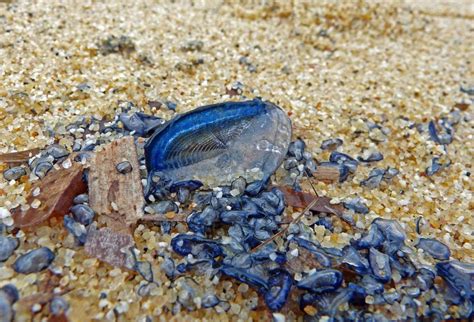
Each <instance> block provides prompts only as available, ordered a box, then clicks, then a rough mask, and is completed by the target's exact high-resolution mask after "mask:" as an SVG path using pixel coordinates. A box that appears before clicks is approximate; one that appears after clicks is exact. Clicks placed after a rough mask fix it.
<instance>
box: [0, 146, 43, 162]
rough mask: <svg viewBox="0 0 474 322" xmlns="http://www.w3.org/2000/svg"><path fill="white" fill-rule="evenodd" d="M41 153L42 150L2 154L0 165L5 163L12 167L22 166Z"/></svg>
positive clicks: (0, 155)
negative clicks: (15, 165)
mask: <svg viewBox="0 0 474 322" xmlns="http://www.w3.org/2000/svg"><path fill="white" fill-rule="evenodd" d="M39 151H40V149H38V148H35V149H31V150H26V151H20V152H11V153H5V154H0V163H2V162H3V163H8V164H10V165H14V164H22V163H25V162H28V160H29V159H30V158H31V157H33V156H34V155H36V154H38V153H39Z"/></svg>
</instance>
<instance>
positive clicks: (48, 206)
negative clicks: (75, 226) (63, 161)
mask: <svg viewBox="0 0 474 322" xmlns="http://www.w3.org/2000/svg"><path fill="white" fill-rule="evenodd" d="M82 173H83V165H82V164H80V163H73V165H72V166H71V167H70V168H68V169H64V168H63V169H59V170H55V171H52V172H51V173H49V174H48V176H46V177H45V178H44V179H42V180H39V181H37V182H36V183H35V184H33V186H32V187H31V193H30V195H29V196H28V198H27V202H28V205H29V206H28V207H27V209H25V208H23V207H18V208H16V209H14V210H13V211H12V216H13V220H14V221H15V226H16V227H20V228H26V227H33V226H36V225H38V224H40V223H42V222H44V221H45V220H47V219H49V218H50V217H53V216H58V217H60V216H64V215H65V214H66V213H67V212H68V211H69V208H70V207H71V205H72V204H73V199H74V197H75V196H77V195H79V194H81V193H84V192H86V191H87V185H86V184H85V183H84V181H83V177H82ZM38 190H39V194H38V195H36V196H35V195H33V192H34V191H38Z"/></svg>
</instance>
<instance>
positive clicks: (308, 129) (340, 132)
mask: <svg viewBox="0 0 474 322" xmlns="http://www.w3.org/2000/svg"><path fill="white" fill-rule="evenodd" d="M473 22H474V5H473V3H472V1H468V0H466V1H380V2H374V1H368V2H365V1H329V0H324V1H281V2H278V1H242V2H240V3H235V2H233V1H209V2H207V1H195V2H194V3H191V2H185V1H174V2H172V3H171V2H161V1H141V0H140V1H105V2H97V1H6V2H5V1H0V154H1V153H9V152H13V151H23V150H28V149H32V148H44V147H46V146H48V145H50V144H53V143H58V144H60V145H63V146H64V147H66V148H67V149H68V150H69V151H72V149H73V145H74V143H75V142H76V138H77V136H75V135H74V134H71V133H70V132H69V128H68V125H70V124H73V123H74V122H76V121H77V120H78V119H79V118H81V117H85V118H86V119H88V120H91V119H93V118H95V119H98V120H102V119H104V120H109V121H110V120H112V119H113V117H114V116H115V115H116V113H117V112H118V111H119V110H120V108H122V107H123V106H125V105H126V104H130V103H132V104H133V106H132V110H133V111H142V112H145V113H148V114H153V115H156V116H159V117H163V118H164V119H167V120H168V119H170V118H172V117H173V116H174V115H175V113H182V112H186V111H189V110H191V109H193V108H195V107H198V106H202V105H206V104H212V103H218V102H223V101H226V100H244V99H251V98H254V97H261V98H262V99H264V100H268V101H271V102H273V103H275V104H277V105H279V106H281V107H282V108H283V109H284V110H285V111H287V113H288V115H289V117H290V119H291V121H292V124H293V136H294V138H296V137H301V138H302V139H304V141H305V142H306V151H308V152H310V153H311V154H312V156H313V158H315V159H316V160H318V161H323V160H327V159H328V158H329V154H330V152H329V151H327V150H322V149H321V143H322V142H323V141H324V140H326V139H329V138H340V139H341V140H342V141H343V144H342V146H341V147H340V148H339V151H341V152H344V153H347V154H349V155H353V156H357V155H363V153H365V152H367V151H378V152H380V153H381V154H382V155H383V160H381V161H379V162H377V164H376V167H377V168H387V167H393V168H396V169H398V170H399V174H398V175H397V176H396V178H394V179H393V180H391V181H390V182H383V183H382V184H381V185H380V187H377V188H376V189H366V188H365V187H362V186H361V185H360V182H361V181H363V180H364V179H366V178H367V177H368V176H369V173H370V171H371V170H372V169H373V168H374V167H375V166H374V165H372V164H370V165H361V166H359V167H358V169H357V172H356V173H355V174H354V175H353V176H351V177H350V178H349V180H347V181H346V182H343V183H340V184H339V183H323V182H317V183H316V185H315V188H316V190H317V191H318V193H319V194H320V195H321V196H328V197H330V198H332V199H333V202H334V203H337V202H339V201H341V200H344V199H346V198H350V197H355V196H358V197H361V198H363V200H364V202H365V204H366V205H367V206H368V208H369V209H370V212H369V213H367V214H365V215H361V214H354V218H355V222H356V226H357V227H358V228H360V229H366V228H368V227H369V226H370V223H371V222H372V221H373V220H374V219H375V218H377V217H383V218H386V219H396V220H397V221H398V222H399V223H400V224H401V225H402V227H403V228H404V229H405V231H406V235H407V238H406V243H407V244H408V245H414V244H415V243H416V242H417V240H418V238H419V237H420V235H422V236H423V237H426V238H435V239H437V240H439V241H441V242H443V243H444V244H445V245H447V246H448V247H449V249H450V251H451V259H456V260H459V261H463V262H467V263H473V262H474V249H473V248H474V234H473V227H474V216H473V210H474V201H473V199H472V191H473V190H472V189H473V184H472V172H473V156H474V139H473V136H474V130H473V125H474V123H473V117H474V114H473V97H474V96H473V95H474V62H473V61H472V59H473V57H474V46H473V41H472V39H474V23H473ZM461 89H462V90H461ZM469 91H470V92H471V93H470V94H469V93H468V92H469ZM170 107H171V108H170ZM174 108H175V109H176V112H174V111H173V109H174ZM443 117H446V118H453V117H454V118H455V117H457V118H458V119H457V121H456V125H455V126H453V128H454V129H453V134H452V136H453V140H452V143H450V144H449V145H441V144H436V142H434V141H433V140H430V138H429V135H428V132H427V130H426V126H427V124H429V122H430V121H432V120H435V121H436V120H439V119H442V118H443ZM367 124H377V125H378V126H380V127H378V128H375V130H373V128H372V129H370V130H368V127H369V126H368V125H367ZM418 125H419V126H418ZM423 126H424V127H425V130H424V131H420V128H421V127H423ZM91 127H92V128H91V133H92V134H90V135H89V136H88V137H85V138H84V139H83V141H81V142H83V143H84V144H85V143H86V142H92V143H93V144H94V143H97V144H99V143H100V142H107V141H110V140H111V139H112V137H110V135H109V136H107V134H104V133H99V132H98V131H94V128H93V127H94V125H91ZM434 157H438V159H436V160H439V163H440V164H442V166H441V170H439V171H438V172H436V173H435V174H433V175H430V176H429V175H426V168H428V167H430V166H431V165H432V162H433V158H434ZM8 167H9V166H8V165H7V164H5V163H0V170H1V171H4V170H6V169H8ZM32 180H33V179H31V176H26V175H25V176H24V177H22V178H21V179H19V180H16V181H15V180H13V181H7V180H6V179H5V178H3V177H1V178H0V208H1V209H2V214H3V215H2V217H1V220H3V222H4V223H5V225H6V226H11V225H12V224H13V223H12V219H11V217H10V212H11V211H12V209H14V208H16V207H19V206H20V207H22V206H23V207H25V205H26V204H27V201H26V196H27V195H28V194H29V193H30V190H31V184H32V183H31V181H32ZM302 187H303V190H305V191H310V187H309V185H308V183H307V182H306V181H302ZM30 206H31V205H30ZM286 211H288V212H291V209H289V208H287V210H286ZM417 224H418V232H417ZM335 226H336V228H335V229H334V230H333V231H329V230H325V229H324V227H322V226H317V227H316V228H315V231H314V234H315V238H316V239H317V240H318V241H319V242H320V243H321V245H323V246H325V247H336V248H342V247H343V246H345V245H347V244H348V243H349V242H350V240H351V239H352V238H354V234H356V233H354V232H353V233H349V232H346V231H344V230H343V229H342V228H343V226H342V224H340V223H336V222H335ZM321 227H322V228H321ZM176 229H177V231H186V226H185V225H183V224H180V225H179V227H177V228H176ZM420 230H421V232H420ZM160 232H161V230H160V227H154V226H150V225H143V224H142V225H140V226H138V228H137V229H136V230H135V232H134V239H135V241H136V243H137V247H138V249H140V251H141V256H142V259H143V260H146V261H149V262H150V263H152V266H153V268H154V270H153V274H154V280H155V281H156V283H155V284H152V285H151V286H149V290H148V293H147V295H146V296H140V295H138V294H137V292H138V290H139V288H140V287H142V286H143V285H144V284H145V283H144V280H143V277H142V276H141V275H140V274H136V273H133V272H130V271H129V270H127V269H121V268H114V267H112V266H110V265H108V264H105V263H102V262H100V261H99V260H98V259H95V258H90V257H89V256H88V255H87V254H86V252H85V251H84V248H83V247H77V246H75V245H74V240H73V238H72V237H71V235H69V234H68V233H67V231H66V230H65V229H64V228H63V225H62V223H61V220H60V219H57V218H53V219H51V221H50V222H49V223H48V224H46V225H40V226H37V227H34V228H33V229H29V230H21V229H20V230H18V229H14V230H12V229H9V230H8V232H6V234H9V235H15V236H16V237H17V238H18V239H19V242H20V246H19V248H18V249H17V250H15V253H14V254H13V255H12V256H11V257H10V258H8V259H7V260H6V261H5V262H3V263H2V262H0V287H1V286H3V285H6V284H9V283H11V284H14V285H15V286H16V287H17V289H18V291H19V293H20V301H18V302H17V303H16V304H15V305H14V306H13V308H14V309H15V311H16V316H15V320H17V321H31V320H33V321H64V320H61V319H68V320H69V321H90V320H96V321H102V320H111V321H113V320H117V321H151V320H163V321H170V320H176V321H183V320H185V319H188V320H190V319H203V320H208V321H215V320H223V321H237V320H242V321H248V320H271V319H272V318H276V319H277V320H278V319H282V318H284V317H286V319H287V320H302V319H303V316H305V315H306V316H311V315H316V313H317V312H316V311H314V308H312V307H309V308H306V309H303V310H300V309H298V304H297V299H296V294H295V295H290V302H294V303H296V304H294V305H292V306H291V305H288V306H286V307H285V308H284V309H283V310H282V311H281V312H280V313H276V315H275V314H273V315H272V312H270V311H269V310H268V309H267V308H266V307H265V304H264V303H263V300H262V299H261V297H259V295H258V293H257V291H256V290H255V289H253V288H252V287H250V288H249V287H247V285H245V284H242V283H239V282H237V281H235V280H229V279H223V278H221V279H219V278H211V279H207V280H205V279H204V278H203V279H202V280H201V279H200V278H201V277H202V276H198V277H196V279H195V280H192V281H189V280H190V278H188V279H182V280H179V281H174V282H171V281H170V280H169V279H168V278H167V276H166V274H165V272H164V270H162V269H160V267H161V266H160V265H162V264H163V261H164V257H161V256H157V254H159V253H160V252H168V253H170V252H169V247H170V246H169V243H170V241H171V238H172V237H171V235H167V234H161V233H160ZM359 237H360V234H359ZM42 246H44V247H48V248H50V249H51V250H53V251H54V253H55V260H54V262H53V264H52V265H53V267H50V269H49V270H43V271H41V272H38V273H31V274H18V273H17V272H15V271H14V270H13V268H12V264H13V263H14V262H15V260H16V259H17V258H18V256H20V255H21V254H24V253H26V252H27V251H28V250H30V249H34V248H38V247H42ZM145 249H146V250H145ZM170 256H171V255H170ZM172 256H174V258H175V259H177V260H178V259H179V258H180V257H179V256H177V255H175V254H174V255H172ZM417 256H418V258H419V260H420V261H421V262H422V263H424V264H427V265H434V263H436V261H435V260H434V259H433V258H431V257H429V256H428V255H426V254H423V252H422V251H421V252H419V253H418V254H417ZM471 273H472V272H471ZM438 279H439V280H438ZM48 281H51V285H53V286H52V287H50V288H49V289H48V288H47V287H46V288H45V283H46V284H47V282H48ZM435 282H436V283H442V281H441V279H440V278H439V277H437V279H436V280H435ZM186 283H188V284H190V283H191V284H192V283H197V284H198V285H199V287H198V288H199V291H196V292H197V293H196V294H194V296H193V297H192V298H189V294H187V293H186V292H189V289H188V288H187V286H186V285H188V284H186ZM185 284H186V285H185ZM402 284H403V283H401V284H399V285H398V284H396V283H395V284H393V285H390V286H386V289H387V290H390V289H393V290H400V288H403V285H402ZM193 285H194V284H193ZM46 290H48V291H46ZM208 290H214V292H215V294H216V295H217V296H218V297H219V298H220V299H222V301H223V302H225V304H222V303H221V304H220V305H218V306H216V307H214V308H211V309H204V308H201V300H202V299H201V298H200V294H201V295H202V294H204V293H205V292H206V291H208ZM47 292H50V294H49V293H48V294H49V295H46V294H47ZM38 294H42V295H38ZM54 294H63V295H62V298H64V299H65V300H66V301H67V303H68V304H69V309H68V310H67V318H66V315H60V317H61V319H59V318H58V317H54V316H52V314H51V310H52V309H51V306H50V304H49V302H50V301H49V300H48V296H49V298H52V297H53V296H54ZM35 296H36V297H35ZM292 296H294V298H292ZM42 297H45V298H46V300H43V299H42ZM444 297H445V295H442V294H438V293H436V294H435V293H433V292H431V291H430V292H422V294H421V295H420V296H419V297H417V299H416V303H417V309H416V311H417V312H418V313H417V314H418V315H423V314H426V312H428V311H429V309H430V308H432V306H436V307H437V309H438V310H439V311H441V312H442V315H443V317H444V318H457V317H459V315H460V314H459V312H460V311H461V310H462V308H460V307H461V305H459V306H456V305H448V304H446V301H445V299H444ZM22 298H23V299H24V298H28V301H23V302H22V301H21V299H22ZM183 298H185V300H183ZM180 299H181V300H180ZM365 300H366V306H365V310H366V311H367V312H371V313H374V314H376V313H380V314H382V315H383V316H385V317H386V318H387V319H395V320H404V319H407V318H410V314H412V313H410V310H408V309H406V306H404V305H403V304H400V303H398V302H395V303H394V304H392V305H389V304H378V305H376V304H374V303H373V297H370V296H368V297H367V298H366V299H365ZM189 301H190V303H191V304H189V307H192V309H188V308H187V307H186V305H185V304H183V303H187V302H189ZM177 303H180V304H179V305H177ZM430 303H431V304H430ZM471 305H472V303H471ZM348 308H349V307H348V306H347V305H346V304H344V305H342V306H341V307H340V308H339V310H340V311H344V310H346V309H348ZM425 316H426V315H425ZM0 321H3V320H2V318H1V317H0ZM278 321H281V320H278Z"/></svg>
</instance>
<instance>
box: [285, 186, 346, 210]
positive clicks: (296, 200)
mask: <svg viewBox="0 0 474 322" xmlns="http://www.w3.org/2000/svg"><path fill="white" fill-rule="evenodd" d="M277 188H278V189H280V190H281V191H282V192H283V193H284V195H285V202H286V205H287V206H291V207H293V208H305V207H306V206H308V205H309V204H310V203H311V201H313V200H314V198H317V199H318V201H317V202H316V204H315V205H314V206H313V207H311V210H312V211H316V212H324V213H334V214H336V215H342V213H343V212H344V207H343V206H342V205H341V204H331V202H330V201H331V198H328V197H317V196H315V195H314V194H312V193H309V192H299V191H295V190H293V189H291V188H290V187H285V186H280V187H277Z"/></svg>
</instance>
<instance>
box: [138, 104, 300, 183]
mask: <svg viewBox="0 0 474 322" xmlns="http://www.w3.org/2000/svg"><path fill="white" fill-rule="evenodd" d="M290 138H291V121H290V119H289V118H288V116H287V114H286V113H285V112H284V111H283V110H282V109H281V108H280V107H278V106H276V105H274V104H272V103H269V102H265V101H262V100H261V99H258V98H257V99H254V100H250V101H243V102H225V103H220V104H214V105H208V106H203V107H199V108H197V109H195V110H192V111H190V112H188V113H185V114H182V115H179V116H177V117H176V118H174V119H172V120H171V121H169V122H168V123H166V124H165V125H164V126H163V127H161V128H160V129H158V130H157V131H156V132H155V133H154V134H153V135H152V137H151V138H150V139H149V140H148V142H147V144H146V145H145V157H146V165H147V169H148V172H149V174H150V178H151V177H152V176H154V175H158V176H159V177H162V176H164V177H166V179H167V180H169V181H172V182H180V181H186V180H198V181H201V182H203V183H204V184H206V185H209V186H215V185H225V184H230V183H231V182H232V181H233V180H234V179H235V178H238V177H239V176H242V177H243V178H245V179H246V180H247V182H252V181H257V180H261V181H266V180H267V179H268V178H269V177H270V176H271V175H272V173H273V172H274V171H275V170H276V169H277V168H278V167H279V165H280V164H281V162H282V161H283V158H284V157H285V155H286V153H287V151H288V145H289V143H290Z"/></svg>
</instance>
